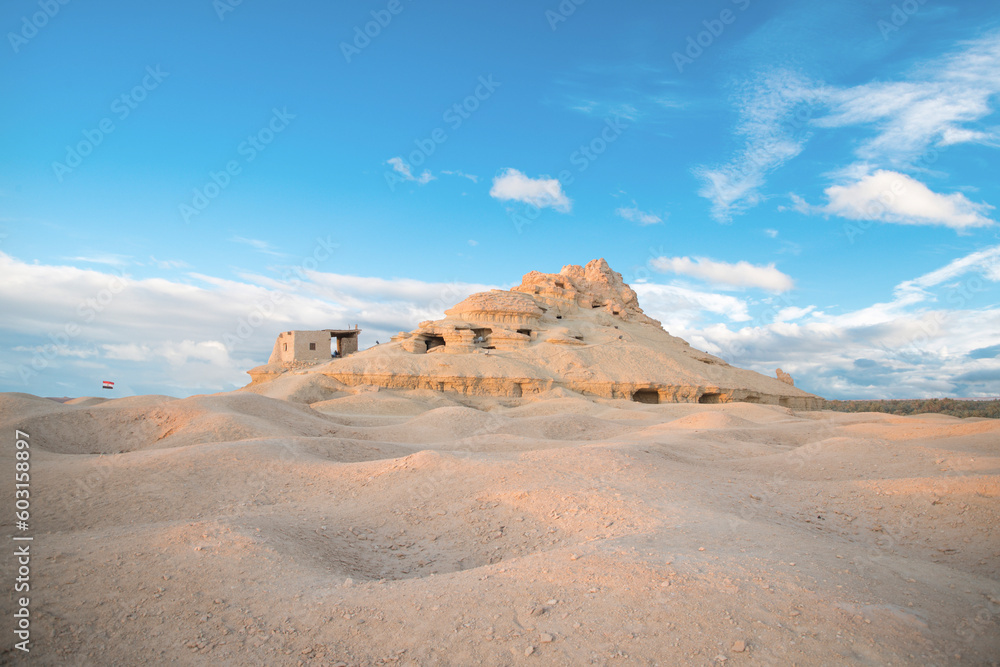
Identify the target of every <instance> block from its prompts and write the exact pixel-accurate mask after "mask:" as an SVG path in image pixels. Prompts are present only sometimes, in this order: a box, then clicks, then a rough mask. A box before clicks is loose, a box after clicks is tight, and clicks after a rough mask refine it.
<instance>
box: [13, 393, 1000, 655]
mask: <svg viewBox="0 0 1000 667" xmlns="http://www.w3.org/2000/svg"><path fill="white" fill-rule="evenodd" d="M289 382H292V381H291V380H290V381H289ZM301 382H306V381H305V380H302V381H301ZM333 389H335V387H331V386H316V385H314V384H313V385H308V386H305V385H290V384H288V383H285V384H282V383H273V386H271V387H269V388H267V389H266V391H265V390H259V389H258V391H262V393H270V394H271V396H265V395H260V393H250V392H247V391H241V392H234V393H230V394H219V395H211V396H196V397H192V398H188V399H184V400H176V399H172V398H169V397H165V396H142V397H134V398H126V399H119V400H112V401H102V400H99V399H78V400H76V401H73V402H70V403H67V404H65V405H63V404H59V403H56V402H54V401H50V400H47V399H43V398H38V397H34V396H29V395H26V394H0V425H2V429H0V430H2V433H3V437H4V439H5V444H4V447H3V449H2V457H0V459H2V460H0V470H2V473H0V478H2V479H3V480H4V481H3V498H4V499H5V502H7V503H8V504H9V505H10V506H11V507H10V511H5V512H2V513H0V515H2V517H3V518H2V520H0V524H2V528H3V530H2V534H3V535H4V536H6V537H5V538H4V539H6V540H8V544H12V543H11V542H10V541H9V540H10V536H11V535H13V534H25V533H18V531H16V530H15V527H14V523H13V514H14V512H13V507H12V505H13V485H12V481H11V480H12V479H13V474H12V472H13V469H14V464H15V461H14V455H13V452H14V447H13V445H14V429H15V428H17V429H21V430H22V431H25V432H27V433H28V434H29V435H30V441H31V444H32V446H31V503H32V505H31V523H30V526H31V528H30V531H29V533H27V534H30V535H32V536H34V541H33V543H32V560H31V592H30V598H31V603H30V611H31V620H32V625H31V632H32V635H31V639H32V643H31V653H30V654H29V655H28V656H25V655H24V654H23V653H21V652H20V651H17V650H14V649H13V643H14V641H15V640H14V639H12V633H11V629H12V627H13V616H12V615H13V613H14V611H15V595H14V594H13V593H12V587H13V581H14V579H15V577H16V573H15V563H14V559H13V557H11V556H10V551H11V549H9V548H5V549H4V553H5V554H7V555H5V556H4V557H3V559H2V577H3V590H4V591H6V592H5V593H4V595H3V596H0V613H2V616H3V618H4V619H5V621H4V623H5V625H6V626H8V627H7V628H6V629H5V630H4V632H3V635H2V636H3V637H4V638H5V639H4V642H3V646H2V647H0V663H14V664H39V665H77V664H79V665H89V664H93V665H104V664H115V665H138V664H212V665H243V664H252V665H299V664H308V665H338V664H344V665H374V664H384V663H388V664H399V665H473V664H483V665H515V664H517V665H520V664H527V665H530V664H558V665H586V664H597V665H615V664H622V665H626V664H637V665H654V664H660V665H688V664H690V665H713V664H721V663H725V664H727V665H744V664H746V665H793V664H795V665H831V664H862V665H911V664H920V665H952V664H987V665H988V664H997V663H998V662H1000V538H998V534H997V528H996V526H997V522H998V520H1000V504H998V502H997V496H998V495H1000V422H998V421H996V420H984V419H965V420H960V419H956V418H951V417H944V416H937V415H935V416H925V417H919V416H918V417H893V416H887V415H881V414H843V413H833V412H801V413H794V412H792V411H790V410H788V409H785V408H779V407H773V406H762V405H751V404H727V405H678V404H672V405H643V404H638V403H632V402H626V401H597V402H594V401H590V400H586V399H584V398H582V397H579V396H574V395H569V394H566V393H563V394H559V395H550V396H543V397H540V398H539V399H537V400H532V401H529V400H527V399H522V400H520V401H517V402H515V401H507V402H505V403H500V402H497V401H492V400H487V399H477V400H471V399H464V398H461V397H458V396H453V395H448V394H441V393H430V392H426V393H410V394H403V393H394V392H388V391H380V392H370V393H366V392H363V391H361V392H358V393H345V392H336V391H333ZM282 399H292V400H282ZM460 399H461V400H460ZM300 401H309V402H311V405H309V404H307V403H303V402H300Z"/></svg>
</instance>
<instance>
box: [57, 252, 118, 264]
mask: <svg viewBox="0 0 1000 667" xmlns="http://www.w3.org/2000/svg"><path fill="white" fill-rule="evenodd" d="M63 259H65V260H66V261H69V262H84V263H86V264H103V265H105V266H126V265H128V264H131V263H132V258H131V257H128V256H126V255H112V254H106V255H105V254H102V255H90V256H77V257H64V258H63Z"/></svg>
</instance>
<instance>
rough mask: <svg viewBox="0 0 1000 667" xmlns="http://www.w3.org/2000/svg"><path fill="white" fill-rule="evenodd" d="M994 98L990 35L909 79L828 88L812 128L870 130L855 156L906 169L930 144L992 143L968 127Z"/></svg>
mask: <svg viewBox="0 0 1000 667" xmlns="http://www.w3.org/2000/svg"><path fill="white" fill-rule="evenodd" d="M998 93H1000V32H994V33H992V34H990V35H987V36H985V37H982V38H980V39H978V40H975V41H971V42H966V43H963V44H962V45H961V48H960V49H958V50H957V51H955V52H954V53H952V54H949V55H946V56H944V57H943V58H940V59H936V60H934V61H931V62H928V63H926V64H924V65H923V66H921V67H919V68H917V70H916V71H915V72H914V73H913V74H912V75H911V77H910V78H909V80H906V81H885V82H882V81H880V82H873V83H869V84H865V85H862V86H855V87H853V88H843V89H832V88H831V89H828V93H827V95H826V100H825V101H826V104H827V105H828V106H829V108H830V113H829V114H828V115H826V116H824V117H821V118H817V119H816V120H815V123H814V124H815V125H816V126H817V127H847V126H856V125H871V126H874V127H875V129H876V134H875V136H874V137H872V138H870V139H868V140H866V141H864V142H863V143H861V145H860V146H859V147H858V149H857V155H858V157H859V158H860V159H862V160H867V161H871V162H877V163H880V164H889V165H894V166H906V165H908V164H910V163H911V162H912V161H913V160H914V159H916V158H918V157H919V156H920V155H921V154H922V153H923V152H924V151H925V150H927V148H928V147H929V146H931V145H936V146H949V145H953V144H957V143H966V142H978V143H990V142H994V141H996V139H997V137H996V136H994V135H993V134H992V133H990V132H983V131H982V130H980V129H977V128H974V127H969V126H968V125H969V123H974V122H976V121H978V120H981V119H983V118H985V117H986V116H989V115H991V114H992V113H993V111H994V107H993V106H992V104H991V103H992V102H993V99H992V98H994V97H995V96H996V95H997V94H998Z"/></svg>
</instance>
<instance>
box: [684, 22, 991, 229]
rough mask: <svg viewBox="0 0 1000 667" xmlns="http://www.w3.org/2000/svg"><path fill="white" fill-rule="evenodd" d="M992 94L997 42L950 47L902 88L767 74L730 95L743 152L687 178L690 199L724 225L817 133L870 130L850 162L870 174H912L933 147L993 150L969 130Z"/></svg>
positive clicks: (986, 111) (984, 133)
mask: <svg viewBox="0 0 1000 667" xmlns="http://www.w3.org/2000/svg"><path fill="white" fill-rule="evenodd" d="M998 94H1000V32H994V33H991V34H989V35H987V36H985V37H982V38H980V39H978V40H975V41H971V42H966V43H963V44H960V45H959V48H958V49H957V50H956V51H955V52H954V53H952V54H949V55H946V56H944V57H942V58H938V59H935V60H933V61H929V62H927V63H925V64H924V65H922V66H920V67H918V68H916V69H915V70H913V71H912V72H911V73H910V74H909V76H908V77H907V78H906V79H904V80H898V81H876V82H871V83H867V84H863V85H859V86H853V87H846V88H838V87H836V86H830V85H827V84H823V83H818V82H813V81H810V80H807V79H805V78H803V77H801V76H800V75H797V74H795V73H792V72H788V71H784V70H779V71H775V72H771V73H769V74H767V75H765V76H763V77H761V78H759V79H757V80H754V81H753V82H752V83H750V84H747V85H746V86H744V88H743V89H741V90H740V91H739V93H738V94H737V95H736V98H735V100H736V103H735V106H736V110H737V112H738V114H739V122H738V123H737V126H736V128H735V133H736V135H737V136H739V137H741V138H743V140H744V141H745V144H744V147H743V148H742V149H741V150H740V151H738V152H737V154H736V155H735V156H734V157H733V159H731V160H730V161H729V162H727V163H725V164H723V165H721V166H704V165H703V166H700V167H697V168H696V169H695V175H696V176H697V177H698V178H699V179H700V180H701V182H702V187H701V189H700V190H699V194H700V195H701V196H702V197H705V198H706V199H708V200H709V201H710V202H711V204H712V215H713V216H714V217H715V218H716V219H717V220H720V221H728V220H731V219H732V217H733V216H734V215H738V214H740V213H742V212H744V211H746V210H748V209H749V208H752V207H754V206H756V205H758V204H760V203H761V202H762V201H763V199H764V196H765V195H764V194H763V192H762V190H763V188H764V186H765V184H766V180H767V176H768V174H770V173H771V172H773V171H774V170H776V169H778V168H780V167H781V166H783V165H784V164H786V163H787V162H788V161H789V160H791V159H793V158H795V157H796V156H798V155H799V154H800V153H801V152H802V150H803V148H804V147H805V145H806V143H807V142H808V141H809V139H810V138H811V136H812V134H813V133H815V132H817V131H820V130H832V129H838V128H846V127H852V128H872V129H874V135H873V136H870V137H869V138H867V139H864V140H862V141H861V142H860V143H859V144H858V146H857V148H856V149H855V156H856V158H857V159H858V160H859V161H861V162H862V163H864V164H867V165H872V168H878V167H893V168H895V169H908V168H912V167H915V166H916V162H917V160H918V158H919V157H920V156H921V155H923V154H924V153H925V152H926V151H927V150H928V149H930V148H934V147H944V146H951V145H954V144H959V143H969V142H975V143H984V144H990V145H998V144H1000V137H998V136H997V134H996V133H995V131H993V130H986V129H984V128H980V127H976V126H975V125H973V124H974V123H977V122H978V121H981V120H983V119H984V118H986V117H988V116H990V115H992V114H993V113H994V111H995V106H994V103H995V98H996V96H997V95H998ZM797 111H798V112H799V113H798V115H796V112H797Z"/></svg>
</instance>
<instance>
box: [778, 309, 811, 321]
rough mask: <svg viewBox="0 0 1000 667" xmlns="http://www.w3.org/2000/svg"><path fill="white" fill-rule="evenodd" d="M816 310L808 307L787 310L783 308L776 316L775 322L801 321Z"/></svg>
mask: <svg viewBox="0 0 1000 667" xmlns="http://www.w3.org/2000/svg"><path fill="white" fill-rule="evenodd" d="M814 310H816V306H806V307H805V308H798V307H796V306H788V307H787V308H782V309H781V310H779V311H778V312H777V313H776V314H775V316H774V321H775V322H791V321H792V320H799V319H802V318H803V317H805V316H806V315H808V314H809V313H811V312H813V311H814Z"/></svg>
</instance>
